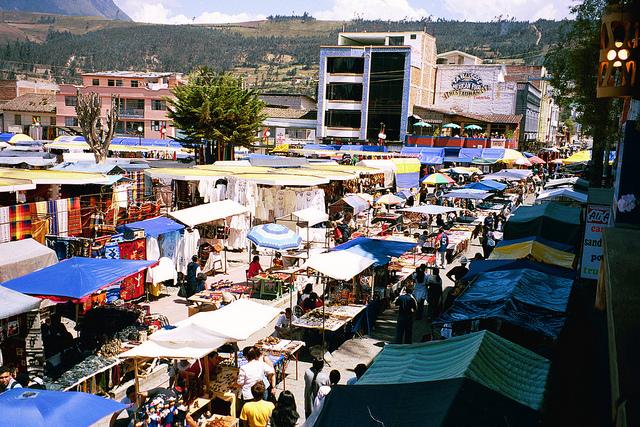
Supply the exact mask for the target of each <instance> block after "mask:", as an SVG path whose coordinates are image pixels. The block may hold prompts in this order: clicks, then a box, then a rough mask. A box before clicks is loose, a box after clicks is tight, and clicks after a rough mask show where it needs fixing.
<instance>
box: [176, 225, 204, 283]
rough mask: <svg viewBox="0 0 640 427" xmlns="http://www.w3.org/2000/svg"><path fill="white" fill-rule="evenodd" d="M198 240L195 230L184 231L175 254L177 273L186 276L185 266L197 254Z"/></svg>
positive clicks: (197, 233)
mask: <svg viewBox="0 0 640 427" xmlns="http://www.w3.org/2000/svg"><path fill="white" fill-rule="evenodd" d="M199 240H200V232H199V231H198V230H197V229H193V230H188V229H187V230H185V231H184V234H183V235H182V239H181V240H180V242H179V243H178V251H177V254H176V270H177V271H178V272H179V273H183V274H187V264H189V263H190V262H191V257H192V256H194V255H196V254H197V253H198V241H199Z"/></svg>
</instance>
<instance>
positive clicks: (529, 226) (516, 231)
mask: <svg viewBox="0 0 640 427" xmlns="http://www.w3.org/2000/svg"><path fill="white" fill-rule="evenodd" d="M534 236H540V237H543V238H545V239H548V240H552V241H554V242H562V243H568V244H571V245H576V244H577V243H578V238H579V237H580V208H574V207H570V206H565V205H561V204H559V203H546V204H540V205H534V206H521V207H519V208H518V209H516V210H515V211H514V213H513V215H511V217H509V220H508V221H507V222H506V224H505V226H504V239H505V240H513V239H520V238H522V237H534Z"/></svg>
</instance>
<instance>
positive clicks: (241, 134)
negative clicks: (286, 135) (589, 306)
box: [167, 68, 266, 160]
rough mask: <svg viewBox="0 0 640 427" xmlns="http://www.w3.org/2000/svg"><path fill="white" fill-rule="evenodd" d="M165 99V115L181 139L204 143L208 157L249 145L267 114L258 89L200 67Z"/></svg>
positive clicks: (221, 156) (221, 157) (219, 156)
mask: <svg viewBox="0 0 640 427" xmlns="http://www.w3.org/2000/svg"><path fill="white" fill-rule="evenodd" d="M172 92H173V95H174V97H175V98H169V99H167V103H168V104H169V106H170V108H169V112H168V116H169V118H170V119H171V120H173V123H174V125H175V126H176V127H177V128H178V129H180V130H181V131H182V133H183V134H184V135H185V137H184V138H182V139H180V141H181V142H185V143H188V144H194V145H196V146H198V145H200V144H205V145H206V147H207V148H208V152H209V153H210V154H211V157H212V159H211V160H224V159H230V158H231V157H232V155H233V147H236V146H242V147H251V146H252V144H253V142H254V141H255V140H256V135H257V132H258V131H259V130H260V128H261V127H262V122H263V121H264V120H265V118H266V116H265V115H264V113H263V112H262V109H263V107H264V103H263V102H262V101H261V100H260V98H259V97H258V93H257V92H255V91H253V90H251V89H245V88H244V84H243V80H242V78H240V77H236V76H233V75H231V74H226V73H221V74H218V73H216V72H214V71H212V70H210V69H208V68H200V69H199V70H197V71H195V72H193V73H192V74H190V75H189V78H188V82H187V83H186V84H184V85H179V86H176V87H175V88H174V89H173V91H172Z"/></svg>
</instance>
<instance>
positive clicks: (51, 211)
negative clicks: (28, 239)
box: [47, 200, 59, 236]
mask: <svg viewBox="0 0 640 427" xmlns="http://www.w3.org/2000/svg"><path fill="white" fill-rule="evenodd" d="M47 215H48V216H49V218H51V221H50V222H49V234H53V235H54V236H57V235H58V232H59V230H58V225H59V222H58V210H57V208H56V201H55V200H48V201H47Z"/></svg>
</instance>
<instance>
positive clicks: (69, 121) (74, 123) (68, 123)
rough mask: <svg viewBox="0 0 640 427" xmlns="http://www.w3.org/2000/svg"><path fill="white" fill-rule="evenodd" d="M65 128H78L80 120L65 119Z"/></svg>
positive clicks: (74, 118)
mask: <svg viewBox="0 0 640 427" xmlns="http://www.w3.org/2000/svg"><path fill="white" fill-rule="evenodd" d="M64 125H65V126H78V118H77V117H65V118H64Z"/></svg>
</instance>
